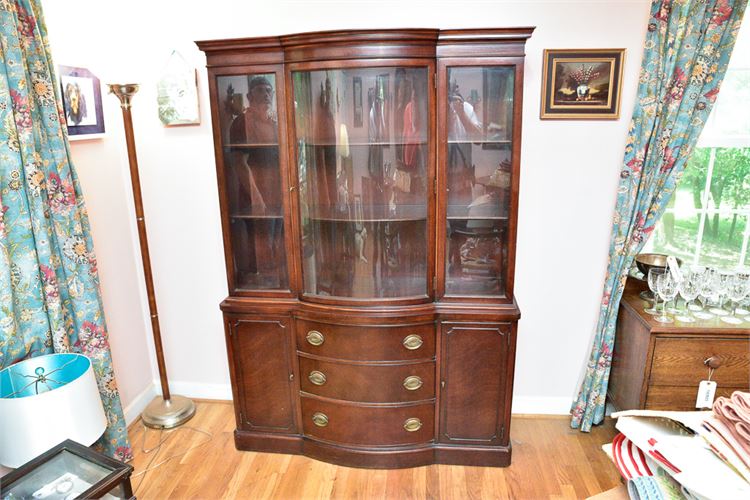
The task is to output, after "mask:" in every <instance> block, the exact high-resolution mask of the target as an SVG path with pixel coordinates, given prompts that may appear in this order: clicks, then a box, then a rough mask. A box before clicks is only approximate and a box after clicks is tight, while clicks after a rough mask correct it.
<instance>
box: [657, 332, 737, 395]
mask: <svg viewBox="0 0 750 500" xmlns="http://www.w3.org/2000/svg"><path fill="white" fill-rule="evenodd" d="M710 357H714V358H717V359H718V360H719V362H720V363H721V365H720V367H719V368H717V369H716V370H714V372H713V375H712V377H711V380H714V381H716V383H717V384H718V387H720V388H721V387H747V384H748V374H750V340H748V339H720V338H719V339H716V338H674V337H673V338H657V339H656V341H655V343H654V356H653V360H652V362H651V375H650V377H649V385H668V386H682V387H686V386H687V387H694V388H695V390H696V391H697V390H698V384H699V383H700V381H701V380H707V379H708V367H707V366H706V365H705V364H704V361H705V360H706V359H708V358H710ZM696 394H697V392H696ZM693 397H695V396H693ZM693 403H695V400H693Z"/></svg>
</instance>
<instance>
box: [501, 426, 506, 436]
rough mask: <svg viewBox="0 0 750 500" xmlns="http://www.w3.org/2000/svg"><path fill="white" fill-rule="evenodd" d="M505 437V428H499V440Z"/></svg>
mask: <svg viewBox="0 0 750 500" xmlns="http://www.w3.org/2000/svg"><path fill="white" fill-rule="evenodd" d="M504 437H505V426H504V425H503V426H502V427H500V439H503V438H504Z"/></svg>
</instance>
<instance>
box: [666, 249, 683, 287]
mask: <svg viewBox="0 0 750 500" xmlns="http://www.w3.org/2000/svg"><path fill="white" fill-rule="evenodd" d="M667 267H669V272H670V273H671V274H672V279H673V280H674V281H675V282H676V283H681V282H682V271H681V270H680V266H679V264H677V259H675V258H674V255H670V256H669V257H667Z"/></svg>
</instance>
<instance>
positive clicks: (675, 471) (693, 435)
mask: <svg viewBox="0 0 750 500" xmlns="http://www.w3.org/2000/svg"><path fill="white" fill-rule="evenodd" d="M612 417H614V418H617V424H616V427H617V429H618V430H619V431H620V432H621V433H622V434H624V435H625V437H627V439H628V440H630V441H632V444H633V445H635V447H636V449H638V450H639V451H640V452H643V454H644V455H645V456H646V457H647V459H648V462H647V463H648V464H651V463H653V464H655V465H658V467H656V468H657V469H661V470H663V471H665V472H666V473H667V474H669V476H671V477H672V478H674V480H675V481H677V482H678V483H679V484H680V485H682V487H683V491H682V493H683V494H684V495H685V496H686V497H688V498H689V497H690V496H694V497H696V498H701V499H704V498H705V499H732V498H750V483H748V482H747V481H746V480H745V479H744V478H743V476H742V475H740V474H738V472H737V471H736V470H735V469H734V468H732V467H729V466H728V465H727V463H725V461H724V460H722V458H719V456H717V454H716V453H714V451H712V448H711V445H710V444H709V441H707V440H706V438H704V436H705V435H707V434H709V433H710V431H709V430H708V428H707V427H706V426H705V425H704V424H705V422H706V421H707V420H708V419H710V418H712V417H713V413H712V412H710V411H709V412H670V411H651V410H631V411H624V412H619V413H614V414H612ZM615 458H617V457H616V456H615ZM615 463H618V462H617V460H615ZM622 463H624V464H626V468H627V461H622V460H621V464H622ZM619 466H620V464H618V467H619ZM622 470H623V469H622V468H621V471H622ZM624 477H626V476H624ZM626 479H627V477H626Z"/></svg>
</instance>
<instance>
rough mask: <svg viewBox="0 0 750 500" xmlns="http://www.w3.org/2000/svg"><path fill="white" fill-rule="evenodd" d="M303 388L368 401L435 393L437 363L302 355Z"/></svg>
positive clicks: (421, 397)
mask: <svg viewBox="0 0 750 500" xmlns="http://www.w3.org/2000/svg"><path fill="white" fill-rule="evenodd" d="M299 371H300V388H301V389H302V390H303V391H305V392H307V393H310V394H315V395H318V396H324V397H327V398H333V399H343V400H346V401H361V402H365V403H404V402H409V401H420V400H426V399H432V398H434V397H435V363H434V362H433V361H428V362H425V363H408V364H398V365H361V364H349V363H334V362H328V361H321V360H318V359H312V358H307V357H305V356H304V355H300V356H299Z"/></svg>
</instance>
